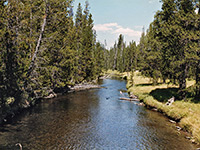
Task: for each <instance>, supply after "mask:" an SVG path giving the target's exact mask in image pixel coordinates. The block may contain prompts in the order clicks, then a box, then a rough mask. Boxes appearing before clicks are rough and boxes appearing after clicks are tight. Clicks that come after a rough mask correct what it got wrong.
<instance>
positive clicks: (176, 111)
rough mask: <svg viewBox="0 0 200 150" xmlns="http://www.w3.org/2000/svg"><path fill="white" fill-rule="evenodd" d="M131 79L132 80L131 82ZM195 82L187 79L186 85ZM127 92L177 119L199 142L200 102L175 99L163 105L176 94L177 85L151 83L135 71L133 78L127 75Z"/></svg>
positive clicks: (148, 105)
mask: <svg viewBox="0 0 200 150" xmlns="http://www.w3.org/2000/svg"><path fill="white" fill-rule="evenodd" d="M132 81H134V82H133V83H132ZM194 84H195V81H193V80H190V81H188V80H187V87H189V86H192V85H194ZM127 88H128V92H130V93H133V94H134V95H137V96H138V98H139V99H140V100H141V101H143V102H144V103H145V104H146V106H147V107H151V108H156V109H157V110H158V111H159V112H162V113H163V114H165V115H166V116H168V117H169V118H171V119H174V120H176V121H179V124H180V126H181V128H183V129H184V130H185V131H188V132H190V133H192V135H193V139H194V140H195V141H196V142H197V143H200V104H195V103H193V102H190V101H189V100H188V102H187V100H185V101H184V100H182V101H180V100H179V101H175V102H174V103H173V104H172V105H171V106H167V105H165V103H166V101H167V100H168V99H169V98H171V97H172V96H176V95H177V92H178V87H177V86H176V85H172V84H162V83H160V84H158V85H153V84H152V82H151V80H150V79H149V78H146V77H143V76H142V75H141V74H140V73H139V72H137V73H136V72H135V73H134V76H133V80H131V76H130V75H129V77H128V81H127Z"/></svg>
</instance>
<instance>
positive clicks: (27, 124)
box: [0, 79, 196, 150]
mask: <svg viewBox="0 0 200 150" xmlns="http://www.w3.org/2000/svg"><path fill="white" fill-rule="evenodd" d="M101 85H102V86H103V87H105V88H101V89H92V90H87V91H79V92H75V93H70V94H67V95H65V96H60V97H58V98H55V99H49V100H45V101H43V102H42V103H40V104H38V105H37V106H36V107H34V108H32V109H31V110H28V111H26V112H24V113H23V114H21V115H20V116H18V117H17V118H15V119H14V120H13V121H12V122H10V123H9V124H7V125H4V126H3V127H0V149H2V150H4V149H5V150H19V147H17V146H15V144H16V143H21V144H22V146H23V150H29V149H33V150H61V149H62V150H65V149H78V150H82V149H88V150H90V149H96V150H103V149H109V150H111V149H113V150H119V149H120V150H121V149H122V150H128V149H130V150H193V149H196V148H195V146H194V145H193V144H191V143H190V142H189V141H188V140H186V139H185V138H184V136H183V134H180V133H179V132H178V131H177V130H176V129H175V125H174V124H171V123H170V122H169V120H168V119H167V118H165V117H163V116H162V115H161V114H159V113H157V112H153V111H150V110H148V109H146V108H145V107H143V106H138V105H135V103H134V102H129V101H122V100H119V99H118V98H119V97H120V96H121V95H120V92H119V91H120V90H121V91H125V90H126V82H125V81H123V80H122V81H121V80H115V79H105V80H102V82H101Z"/></svg>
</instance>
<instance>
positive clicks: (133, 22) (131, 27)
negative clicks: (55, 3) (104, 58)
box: [74, 0, 162, 48]
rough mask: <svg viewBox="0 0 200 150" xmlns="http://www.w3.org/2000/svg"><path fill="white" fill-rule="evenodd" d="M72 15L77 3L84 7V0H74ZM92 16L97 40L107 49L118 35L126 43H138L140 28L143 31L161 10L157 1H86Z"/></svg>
mask: <svg viewBox="0 0 200 150" xmlns="http://www.w3.org/2000/svg"><path fill="white" fill-rule="evenodd" d="M74 1H75V2H74V6H75V7H74V8H75V9H74V14H75V13H76V8H77V5H78V3H81V4H82V7H83V8H84V6H85V0H74ZM88 2H89V4H90V12H91V13H92V15H93V20H94V29H95V30H96V32H97V40H98V41H100V42H101V43H104V41H105V40H106V42H107V48H109V47H111V46H113V45H114V43H115V41H116V40H117V39H118V37H119V34H123V35H124V38H125V41H126V43H127V44H128V43H129V42H130V41H132V40H134V41H136V42H137V43H138V42H139V39H140V36H141V32H142V28H143V27H144V28H145V30H146V29H147V28H148V27H149V24H150V23H151V22H152V21H153V17H154V15H155V13H156V11H158V10H160V9H161V5H162V3H161V2H159V0H88Z"/></svg>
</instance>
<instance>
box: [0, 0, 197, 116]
mask: <svg viewBox="0 0 200 150" xmlns="http://www.w3.org/2000/svg"><path fill="white" fill-rule="evenodd" d="M162 3H163V4H162V9H161V10H160V11H157V12H156V13H155V16H154V20H153V22H152V23H151V24H150V25H149V28H148V29H147V31H145V30H144V29H143V33H142V35H141V38H140V42H139V43H137V44H136V42H135V41H132V42H130V43H126V42H125V41H124V36H123V35H122V34H120V35H119V38H118V39H116V42H115V44H114V45H113V46H112V47H111V48H110V49H106V47H105V45H103V44H102V43H100V42H98V41H97V40H96V36H97V35H96V32H95V30H94V20H93V17H92V14H91V13H90V10H89V3H88V2H87V1H86V3H85V4H83V5H82V4H80V3H79V5H78V8H77V10H76V12H74V9H73V0H1V1H0V14H1V15H0V114H1V115H2V116H3V115H4V113H5V112H6V111H8V110H10V109H16V108H17V107H19V106H20V107H26V105H27V104H30V105H34V102H35V100H36V99H38V98H42V97H45V96H48V95H49V93H51V92H52V91H53V92H59V91H60V90H62V89H65V88H67V87H68V86H73V85H75V84H80V83H85V82H91V81H93V80H97V79H98V78H99V77H100V76H101V75H102V72H103V71H106V70H108V69H111V70H118V71H120V72H133V71H136V70H139V71H140V72H141V73H142V75H144V76H146V77H149V78H151V79H152V80H153V83H154V84H157V83H158V81H159V80H162V81H163V82H167V81H169V82H171V83H173V84H176V85H178V86H179V96H180V99H184V98H185V97H186V96H187V88H186V79H193V80H195V85H194V86H192V87H190V88H191V89H190V91H192V92H191V95H192V96H193V97H199V96H200V9H199V5H200V3H199V0H162ZM130 19H131V18H130Z"/></svg>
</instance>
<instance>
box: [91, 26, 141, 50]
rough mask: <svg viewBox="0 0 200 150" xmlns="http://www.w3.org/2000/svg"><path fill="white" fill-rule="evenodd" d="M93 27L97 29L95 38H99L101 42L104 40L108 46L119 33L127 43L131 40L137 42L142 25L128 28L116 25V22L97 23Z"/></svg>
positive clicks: (110, 45)
mask: <svg viewBox="0 0 200 150" xmlns="http://www.w3.org/2000/svg"><path fill="white" fill-rule="evenodd" d="M94 29H95V30H96V31H97V40H100V41H101V42H102V43H104V42H103V41H104V40H106V41H107V44H108V47H112V46H113V44H114V42H115V41H116V40H117V39H118V37H119V34H122V35H123V36H124V38H125V41H126V42H127V43H128V42H130V41H132V40H134V41H136V42H139V39H140V36H141V34H142V32H141V30H142V26H133V27H132V28H129V27H123V26H121V25H118V23H106V24H97V25H95V26H94Z"/></svg>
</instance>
